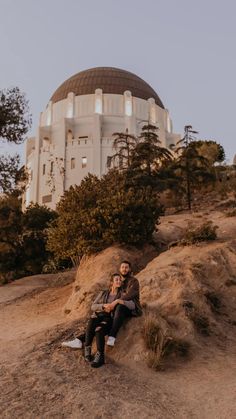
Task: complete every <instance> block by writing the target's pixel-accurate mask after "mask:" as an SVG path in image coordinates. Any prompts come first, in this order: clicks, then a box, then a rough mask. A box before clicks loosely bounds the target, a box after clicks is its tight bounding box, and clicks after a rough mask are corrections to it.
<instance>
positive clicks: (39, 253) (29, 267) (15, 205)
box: [0, 196, 56, 282]
mask: <svg viewBox="0 0 236 419" xmlns="http://www.w3.org/2000/svg"><path fill="white" fill-rule="evenodd" d="M55 216H56V214H55V212H54V211H51V210H49V209H48V208H46V207H40V206H39V205H38V204H36V205H31V206H30V207H28V208H27V210H26V212H25V213H23V212H22V210H21V202H20V200H19V199H18V198H16V197H13V196H8V197H3V198H1V199H0V230H1V236H0V280H1V281H2V282H4V281H5V282H6V281H9V280H12V279H15V278H19V277H20V276H23V275H32V274H36V273H40V272H41V270H42V266H43V265H44V264H45V262H46V261H47V259H48V256H49V252H48V251H47V250H46V238H47V236H46V230H45V229H46V227H47V225H48V222H49V221H51V220H52V219H53V218H55Z"/></svg>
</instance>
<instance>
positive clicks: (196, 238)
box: [179, 221, 218, 246]
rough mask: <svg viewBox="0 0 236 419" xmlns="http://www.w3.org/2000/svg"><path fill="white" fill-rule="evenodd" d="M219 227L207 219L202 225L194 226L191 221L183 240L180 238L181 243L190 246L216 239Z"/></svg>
mask: <svg viewBox="0 0 236 419" xmlns="http://www.w3.org/2000/svg"><path fill="white" fill-rule="evenodd" d="M217 228H218V226H216V225H213V222H212V221H205V222H204V223H203V224H201V225H200V226H194V225H193V224H191V223H189V224H188V228H187V231H186V233H185V236H184V237H183V239H182V240H180V242H179V244H180V245H183V246H188V245H191V244H196V243H200V242H204V241H211V240H216V239H217V234H216V230H217Z"/></svg>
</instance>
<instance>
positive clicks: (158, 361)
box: [142, 315, 190, 370]
mask: <svg viewBox="0 0 236 419" xmlns="http://www.w3.org/2000/svg"><path fill="white" fill-rule="evenodd" d="M142 334H143V339H144V344H145V347H146V348H147V349H148V351H149V352H148V357H147V364H148V366H149V367H150V368H153V369H155V370H159V369H163V368H164V367H165V366H166V363H167V360H168V359H169V358H170V357H171V356H175V357H176V356H177V357H179V356H180V357H186V356H187V355H188V354H189V349H190V343H189V342H187V341H186V340H183V339H179V338H177V337H173V336H171V335H170V332H169V331H168V330H167V329H165V328H164V327H163V325H162V324H161V321H160V319H158V318H157V317H154V316H153V315H147V316H146V318H145V320H144V326H143V330H142Z"/></svg>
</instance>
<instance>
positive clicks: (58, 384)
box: [0, 284, 236, 419]
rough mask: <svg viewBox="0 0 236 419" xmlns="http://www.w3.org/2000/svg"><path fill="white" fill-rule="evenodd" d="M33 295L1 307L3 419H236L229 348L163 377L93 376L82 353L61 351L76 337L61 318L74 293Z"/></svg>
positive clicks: (126, 369)
mask: <svg viewBox="0 0 236 419" xmlns="http://www.w3.org/2000/svg"><path fill="white" fill-rule="evenodd" d="M7 287H9V286H7ZM36 288H37V289H36V290H32V289H31V290H30V291H29V293H28V295H25V293H23V294H24V297H22V293H21V291H20V292H19V298H17V295H16V293H15V289H14V296H13V295H12V299H10V300H9V296H10V291H9V290H8V291H7V292H8V293H9V294H8V298H7V300H6V301H5V302H3V301H2V303H1V304H0V332H1V334H0V374H1V383H0V417H1V418H23V417H24V418H50V419H51V418H94V419H95V418H96V419H100V418H107V419H108V418H135V417H137V418H141V419H142V418H164V419H168V418H178V419H180V418H186V419H190V418H199V419H200V418H201V419H204V418H206V419H211V418H214V419H217V418H219V419H231V418H234V417H236V406H235V403H236V402H235V400H236V357H235V353H234V352H233V350H232V347H231V346H229V347H228V348H227V346H226V348H225V349H224V350H223V349H222V350H220V349H218V350H214V351H213V349H211V348H210V347H209V348H208V347H207V345H206V350H205V351H204V354H201V353H200V354H199V357H198V358H197V359H194V360H192V361H190V362H188V363H187V364H186V365H183V366H182V367H181V368H178V369H176V370H171V371H167V372H162V373H160V372H159V373H154V372H152V371H151V370H148V369H146V368H144V366H143V365H135V364H133V365H124V364H123V365H122V364H120V365H119V364H117V363H116V362H115V361H114V360H112V359H109V358H108V359H107V364H106V365H105V366H104V367H103V368H101V369H99V370H95V371H94V370H92V369H91V368H90V367H89V366H88V365H86V364H85V362H84V360H83V358H82V357H81V353H80V351H71V350H68V349H62V348H60V345H59V343H60V341H61V339H62V338H63V337H68V336H70V335H71V333H72V332H73V331H74V330H76V323H75V322H69V321H68V320H67V319H66V317H65V315H64V314H63V311H62V307H63V305H64V304H65V302H66V300H67V299H68V296H69V295H70V292H71V285H70V284H69V285H65V286H59V287H54V288H47V289H43V288H38V287H36ZM1 290H2V289H1ZM0 292H1V291H0ZM13 297H14V298H13ZM206 342H207V341H206Z"/></svg>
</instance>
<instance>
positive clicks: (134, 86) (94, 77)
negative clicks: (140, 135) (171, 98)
mask: <svg viewBox="0 0 236 419" xmlns="http://www.w3.org/2000/svg"><path fill="white" fill-rule="evenodd" d="M96 89H102V91H103V93H111V94H112V93H113V94H118V95H123V94H124V92H125V91H126V90H130V91H131V93H132V96H135V97H138V98H141V99H145V100H147V99H149V98H153V99H155V102H156V104H157V105H158V106H160V107H161V108H163V109H164V105H163V103H162V101H161V99H160V98H159V96H158V95H157V94H156V92H155V90H153V89H152V87H151V86H149V84H147V83H146V82H145V81H144V80H142V79H141V78H140V77H138V76H136V75H135V74H133V73H130V72H129V71H126V70H120V69H119V68H112V67H96V68H90V69H88V70H84V71H81V72H80V73H77V74H75V75H74V76H72V77H70V78H69V79H68V80H66V81H64V83H62V84H61V86H60V87H58V89H57V90H56V91H55V92H54V93H53V95H52V97H51V101H52V102H54V103H55V102H59V101H60V100H63V99H65V98H66V97H67V95H68V93H70V92H73V93H74V94H75V95H76V96H80V95H89V94H93V93H94V92H95V90H96Z"/></svg>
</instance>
